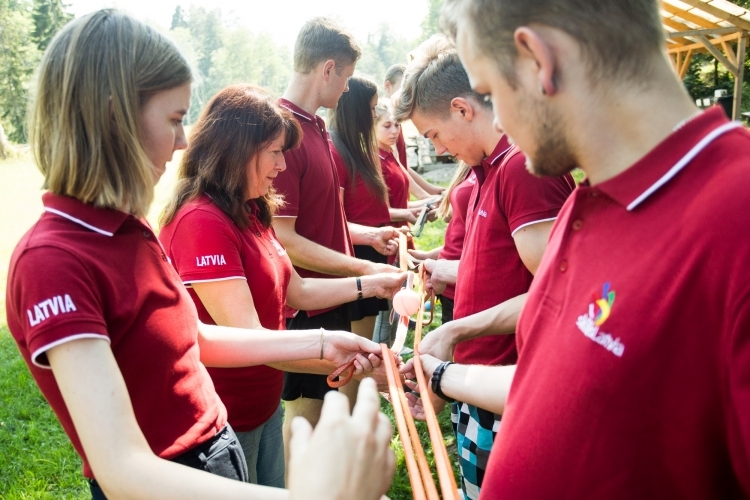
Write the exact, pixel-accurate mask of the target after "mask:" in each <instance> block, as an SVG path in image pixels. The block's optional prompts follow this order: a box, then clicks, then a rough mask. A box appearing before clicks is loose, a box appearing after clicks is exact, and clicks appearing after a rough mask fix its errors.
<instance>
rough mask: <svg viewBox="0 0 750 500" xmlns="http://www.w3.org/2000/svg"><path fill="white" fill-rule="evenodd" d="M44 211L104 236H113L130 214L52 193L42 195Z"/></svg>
mask: <svg viewBox="0 0 750 500" xmlns="http://www.w3.org/2000/svg"><path fill="white" fill-rule="evenodd" d="M42 204H43V205H44V211H45V212H49V213H51V214H55V215H58V216H60V217H63V218H65V219H68V220H69V221H71V222H75V223H76V224H78V225H80V226H83V227H85V228H86V229H88V230H90V231H94V232H96V233H99V234H103V235H105V236H114V234H115V233H116V232H117V230H118V229H120V226H122V224H123V223H124V222H125V220H126V219H127V218H128V217H130V214H127V213H125V212H122V211H120V210H115V209H112V208H98V207H95V206H93V205H91V204H90V203H83V202H82V201H79V200H77V199H75V198H71V197H70V196H61V195H57V194H54V193H50V192H47V193H44V195H42Z"/></svg>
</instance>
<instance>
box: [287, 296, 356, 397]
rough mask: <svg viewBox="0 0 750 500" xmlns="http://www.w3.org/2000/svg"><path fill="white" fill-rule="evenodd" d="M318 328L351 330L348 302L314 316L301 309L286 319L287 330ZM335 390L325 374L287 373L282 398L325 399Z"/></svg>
mask: <svg viewBox="0 0 750 500" xmlns="http://www.w3.org/2000/svg"><path fill="white" fill-rule="evenodd" d="M317 328H325V329H326V330H344V331H346V332H349V331H351V329H352V322H351V321H349V307H348V306H347V304H343V305H341V306H339V307H337V308H336V309H334V310H332V311H328V312H325V313H323V314H318V315H317V316H313V317H308V316H307V313H306V312H305V311H300V312H299V313H297V316H295V317H294V318H289V319H287V320H286V329H287V330H315V329H317ZM335 390H336V389H331V388H330V387H328V382H327V381H326V376H325V375H313V374H311V373H285V374H284V390H283V391H282V392H281V399H283V400H284V401H294V400H295V399H298V398H311V399H323V398H324V397H325V395H326V393H327V392H328V391H335Z"/></svg>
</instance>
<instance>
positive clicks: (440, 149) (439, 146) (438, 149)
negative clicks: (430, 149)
mask: <svg viewBox="0 0 750 500" xmlns="http://www.w3.org/2000/svg"><path fill="white" fill-rule="evenodd" d="M432 145H433V146H435V154H436V155H438V156H440V155H444V154H445V153H447V152H448V148H446V147H445V146H443V145H442V144H440V143H439V142H437V141H434V140H433V141H432Z"/></svg>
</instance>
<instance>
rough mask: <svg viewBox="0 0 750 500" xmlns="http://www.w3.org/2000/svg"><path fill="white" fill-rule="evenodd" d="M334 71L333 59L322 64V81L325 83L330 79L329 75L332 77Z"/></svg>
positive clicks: (334, 62)
mask: <svg viewBox="0 0 750 500" xmlns="http://www.w3.org/2000/svg"><path fill="white" fill-rule="evenodd" d="M334 71H336V61H334V60H333V59H329V60H327V61H326V62H324V63H323V66H322V72H323V79H324V80H325V81H326V82H327V81H328V80H329V79H330V78H331V75H333V72H334Z"/></svg>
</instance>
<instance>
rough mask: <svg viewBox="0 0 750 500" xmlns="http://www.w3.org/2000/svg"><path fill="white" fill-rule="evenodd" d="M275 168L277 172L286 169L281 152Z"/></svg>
mask: <svg viewBox="0 0 750 500" xmlns="http://www.w3.org/2000/svg"><path fill="white" fill-rule="evenodd" d="M276 170H278V171H279V172H283V171H284V170H286V160H285V159H284V155H283V154H282V155H281V159H279V161H277V162H276Z"/></svg>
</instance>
